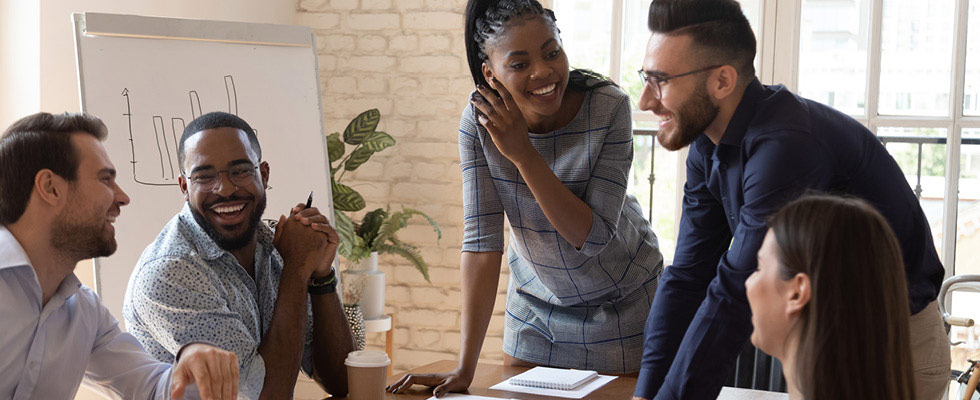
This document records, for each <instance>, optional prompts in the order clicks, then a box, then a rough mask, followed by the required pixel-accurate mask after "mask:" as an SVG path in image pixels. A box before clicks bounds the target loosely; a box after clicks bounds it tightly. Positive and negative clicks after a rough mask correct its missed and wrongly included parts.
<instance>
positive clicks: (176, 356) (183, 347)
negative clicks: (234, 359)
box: [174, 340, 220, 365]
mask: <svg viewBox="0 0 980 400" xmlns="http://www.w3.org/2000/svg"><path fill="white" fill-rule="evenodd" d="M192 344H206V345H208V346H211V347H214V348H219V349H220V347H218V345H216V344H214V343H211V342H208V341H204V340H196V341H193V342H190V343H187V344H185V345H183V346H180V350H177V355H175V356H174V365H177V362H178V361H180V355H181V354H182V353H183V352H184V349H186V348H187V346H190V345H192Z"/></svg>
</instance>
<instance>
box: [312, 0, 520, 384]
mask: <svg viewBox="0 0 980 400" xmlns="http://www.w3.org/2000/svg"><path fill="white" fill-rule="evenodd" d="M298 6H299V9H300V12H299V13H300V19H299V21H300V23H301V24H305V25H307V26H310V27H311V28H313V29H314V30H315V32H316V34H317V41H318V43H317V47H318V52H319V61H320V75H321V77H322V78H321V80H322V82H323V111H324V120H325V121H326V124H327V132H328V133H329V132H336V131H342V130H343V129H344V128H345V127H346V125H347V122H348V121H349V120H350V119H351V118H353V117H354V116H356V115H357V114H358V113H360V112H361V111H364V110H367V109H370V108H378V109H379V110H380V111H381V126H380V127H379V130H383V131H385V132H388V133H389V134H391V135H392V136H393V137H394V138H395V139H396V140H397V141H398V144H397V145H396V146H395V147H393V148H390V149H388V150H385V151H384V152H382V153H380V154H376V155H375V156H374V157H373V158H372V159H371V160H370V161H369V162H368V163H366V164H364V165H363V166H362V167H360V168H359V169H358V170H357V171H356V172H355V173H353V174H349V175H348V176H345V177H344V181H347V182H346V183H348V184H350V185H352V186H353V187H355V188H357V190H358V191H359V192H360V193H361V194H362V195H364V197H365V199H366V200H367V203H368V207H369V208H373V207H383V206H384V205H385V204H386V203H391V204H392V206H393V207H398V205H399V204H405V205H406V206H408V207H413V208H418V209H420V210H422V211H425V212H426V213H428V214H429V215H431V216H432V217H434V218H435V219H436V220H437V221H438V222H439V224H440V225H441V226H442V231H443V237H442V240H441V241H440V242H439V243H438V244H437V243H436V240H435V236H434V234H433V233H432V231H431V229H430V228H429V227H428V225H427V224H426V223H425V222H424V221H421V220H418V221H413V222H412V225H410V226H409V227H408V228H406V229H405V230H404V231H402V233H401V237H402V238H405V239H408V240H410V241H411V242H412V243H415V244H417V245H419V246H420V247H421V248H422V254H423V256H424V257H425V259H426V260H427V261H428V262H429V263H430V264H431V266H432V267H431V269H430V271H429V273H430V276H431V278H432V283H431V284H430V283H428V282H426V281H425V280H424V279H422V276H421V275H420V274H419V273H418V271H416V270H415V268H413V267H412V266H411V265H408V264H407V263H405V262H404V261H402V260H401V259H398V258H392V257H382V259H381V261H380V264H381V269H382V270H383V271H384V272H385V274H386V275H387V280H388V285H387V293H386V295H387V300H388V301H387V306H386V311H387V312H389V313H391V314H393V315H394V316H395V330H394V342H395V354H394V369H395V371H396V372H400V371H404V370H408V369H411V368H415V367H418V366H420V365H424V364H427V363H430V362H433V361H438V360H445V359H451V360H455V359H457V356H458V351H459V339H460V332H459V326H460V312H461V310H460V307H461V302H462V299H461V297H462V294H461V293H460V271H459V258H460V253H459V252H460V242H461V239H462V217H463V208H462V200H461V195H462V182H461V176H460V171H459V152H458V148H457V140H456V137H457V135H458V133H457V129H458V126H459V114H460V111H462V109H463V107H464V106H465V105H466V103H467V99H468V95H469V93H470V91H471V90H472V89H473V83H472V79H471V78H470V76H469V72H468V69H467V67H466V54H465V52H464V50H463V49H464V47H463V40H462V37H463V8H464V7H465V6H466V0H299V1H298ZM508 273H509V271H508V270H507V268H506V266H504V267H503V268H502V274H501V277H500V281H501V282H500V284H499V285H498V293H499V294H498V295H497V297H496V304H495V307H494V315H493V317H492V318H491V321H490V328H489V330H488V336H487V339H486V341H485V344H484V346H483V352H482V353H481V359H482V360H484V361H490V362H500V361H501V360H502V359H503V352H502V351H501V343H502V335H503V320H504V317H503V315H504V314H503V311H504V307H503V306H504V301H505V298H506V295H505V290H506V288H507V278H508ZM368 344H369V347H371V348H374V349H383V344H384V335H383V334H369V335H368ZM321 395H322V394H321V393H320V392H319V391H318V389H317V388H316V386H315V385H314V384H313V383H312V382H310V381H308V380H305V379H301V382H300V384H299V385H298V386H297V391H296V396H297V398H319V397H318V396H321Z"/></svg>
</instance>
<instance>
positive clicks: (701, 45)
mask: <svg viewBox="0 0 980 400" xmlns="http://www.w3.org/2000/svg"><path fill="white" fill-rule="evenodd" d="M647 23H648V26H649V28H650V30H651V31H652V35H651V36H650V40H649V42H648V45H647V49H646V56H645V59H644V61H643V69H642V70H640V75H641V77H642V79H643V80H644V81H645V82H646V83H645V87H644V89H643V93H642V95H641V97H640V101H639V106H640V109H642V110H646V111H651V112H653V113H654V114H656V115H657V116H659V117H660V118H661V122H660V130H659V132H658V133H657V139H658V140H659V142H660V143H661V144H662V145H663V146H664V147H665V148H667V149H668V150H678V149H681V148H683V147H686V146H688V145H690V150H689V152H688V156H687V182H686V183H685V184H684V201H683V213H682V215H681V221H680V231H679V234H678V238H677V250H676V252H675V255H674V264H673V265H671V266H670V267H668V268H665V269H664V274H663V277H662V278H661V280H660V286H659V288H658V289H657V294H656V296H655V297H654V300H653V305H652V306H651V308H650V315H649V318H648V319H647V324H646V327H645V329H644V336H645V338H644V341H645V349H644V353H643V360H642V362H641V364H640V368H641V369H640V374H639V379H638V381H637V386H636V390H635V391H634V396H636V397H638V398H644V399H650V398H654V397H655V398H656V399H709V398H710V399H713V398H715V397H717V396H718V393H719V392H720V390H721V386H722V383H724V381H725V379H726V378H727V377H728V376H729V373H730V372H731V370H732V368H733V366H734V364H735V359H736V357H737V356H738V353H739V352H740V351H741V350H742V348H743V346H744V345H745V343H746V340H747V339H748V338H749V334H750V333H751V331H752V323H751V320H750V316H751V315H750V311H749V306H748V303H747V300H746V297H745V280H746V278H747V277H748V276H749V275H750V274H751V273H752V272H753V271H754V270H755V269H756V254H757V253H758V251H759V247H760V246H761V244H762V240H763V238H764V237H765V235H766V231H767V228H766V219H767V218H768V217H769V215H771V214H772V213H774V212H775V211H776V210H778V209H779V208H781V207H782V206H783V205H785V204H786V203H788V202H789V201H791V200H793V199H795V198H796V197H798V196H800V195H801V194H802V193H804V192H805V191H809V190H816V191H821V192H831V193H835V194H842V195H850V196H855V197H860V198H862V199H864V200H866V201H868V202H869V203H870V204H872V205H873V206H875V208H877V209H878V211H880V212H881V214H882V215H884V216H885V218H886V219H887V220H888V222H889V224H890V225H891V228H892V229H893V230H894V231H895V234H896V236H897V237H898V240H899V243H900V245H901V247H902V252H903V259H904V262H905V265H904V266H903V267H904V269H905V272H906V278H907V280H908V289H909V304H910V308H911V313H912V322H911V336H912V346H913V365H914V368H915V370H916V371H915V373H916V382H915V385H916V388H917V391H918V395H917V398H920V399H927V398H938V397H939V396H941V395H942V392H943V390H944V389H943V388H945V387H946V384H947V382H948V379H949V364H950V361H949V344H948V342H947V341H946V340H947V338H946V335H945V330H944V329H943V324H942V318H941V317H940V315H939V309H938V304H937V303H936V296H937V294H938V292H939V286H940V283H941V282H942V279H943V266H942V264H941V263H940V261H939V256H938V254H937V253H936V248H935V245H934V244H933V240H932V233H931V232H930V230H929V224H928V222H927V220H926V217H925V214H924V213H923V212H922V208H921V207H920V205H919V202H918V200H917V199H916V197H915V195H914V194H913V193H912V190H911V188H910V187H909V184H908V182H907V181H906V180H905V176H904V174H903V173H902V170H901V169H900V168H899V166H898V164H897V163H896V162H895V160H894V159H893V158H892V157H891V155H889V154H888V152H887V151H886V150H885V147H884V146H883V145H882V144H881V142H880V141H878V139H877V138H876V137H875V136H874V134H872V133H871V131H869V130H868V129H867V128H866V127H864V126H863V125H861V124H860V123H859V122H857V121H855V120H854V119H853V118H851V117H848V116H847V115H844V114H843V113H841V112H839V111H836V110H834V109H832V108H830V107H827V106H825V105H823V104H820V103H817V102H815V101H812V100H808V99H804V98H801V97H799V96H797V95H796V94H793V93H791V92H790V91H789V90H787V89H786V88H785V87H783V86H778V85H777V86H766V85H762V84H761V83H760V82H759V80H758V79H756V77H755V69H754V68H753V60H754V58H755V45H756V43H755V35H754V34H753V33H752V28H751V26H750V25H749V22H748V20H747V19H746V18H745V15H744V14H743V13H742V10H741V9H740V7H739V4H738V3H737V2H736V1H734V0H653V1H652V2H651V4H650V10H649V14H648V19H647Z"/></svg>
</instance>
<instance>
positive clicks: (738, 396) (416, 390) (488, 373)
mask: <svg viewBox="0 0 980 400" xmlns="http://www.w3.org/2000/svg"><path fill="white" fill-rule="evenodd" d="M454 368H456V361H449V360H444V361H437V362H434V363H432V364H428V365H423V366H421V367H418V368H416V369H413V370H411V371H408V372H406V373H413V374H425V373H431V372H445V371H451V370H453V369H454ZM527 370H528V369H527V368H521V367H507V366H503V365H496V364H483V363H480V364H478V365H477V367H476V376H474V377H473V383H472V384H470V390H469V394H472V395H477V396H488V397H497V398H501V399H521V400H553V399H556V397H546V396H538V395H533V394H526V393H516V392H506V391H500V390H490V389H487V388H489V387H490V386H493V385H496V384H498V383H500V382H501V381H503V380H505V379H508V378H510V377H512V376H514V375H517V374H519V373H521V372H524V371H527ZM402 375H405V374H404V373H402V374H398V375H395V376H393V377H391V378H389V379H388V383H389V384H391V383H394V382H395V381H397V380H398V379H399V378H401V377H402ZM635 386H636V378H632V377H619V378H616V379H614V380H613V381H612V382H609V383H608V384H606V385H605V386H603V387H601V388H599V389H598V390H596V391H594V392H592V393H590V394H589V395H588V396H585V397H583V399H587V400H600V399H602V400H616V399H625V400H629V399H630V398H632V397H633V388H634V387H635ZM431 396H432V389H430V388H427V387H425V386H421V385H415V386H413V387H412V388H411V389H409V390H408V391H407V392H406V393H404V394H391V393H387V392H386V393H385V399H389V400H425V399H428V398H429V397H431ZM718 399H719V400H786V399H789V396H787V395H786V394H785V393H773V392H763V391H759V390H748V389H734V388H727V387H726V388H723V389H722V391H721V395H720V396H718Z"/></svg>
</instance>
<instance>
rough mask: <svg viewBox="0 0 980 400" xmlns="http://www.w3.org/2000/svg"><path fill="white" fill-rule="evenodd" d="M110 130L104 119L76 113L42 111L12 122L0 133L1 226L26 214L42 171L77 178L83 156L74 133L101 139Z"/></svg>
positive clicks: (72, 178) (70, 179) (72, 179)
mask: <svg viewBox="0 0 980 400" xmlns="http://www.w3.org/2000/svg"><path fill="white" fill-rule="evenodd" d="M107 131H108V129H106V126H105V124H104V123H102V120H100V119H98V118H96V117H94V116H91V115H88V114H74V113H64V114H61V115H52V114H49V113H46V112H40V113H37V114H33V115H28V116H26V117H24V118H21V119H19V120H17V122H14V123H13V124H12V125H10V127H9V128H7V130H6V131H4V132H3V136H0V225H9V224H12V223H14V222H17V220H19V219H20V217H21V216H22V215H24V211H25V210H27V203H28V202H29V201H30V199H31V193H32V192H33V188H34V178H35V177H36V176H37V173H38V172H40V171H41V170H44V169H48V170H51V172H54V173H55V174H57V175H58V176H60V177H62V178H64V179H65V180H67V181H69V182H71V181H74V180H75V179H76V178H77V177H78V164H79V163H80V162H81V155H80V154H79V153H78V150H77V149H76V148H75V146H74V145H72V143H71V134H73V133H76V132H84V133H87V134H89V135H92V136H93V137H95V138H96V139H99V140H100V141H101V140H105V138H106V134H107Z"/></svg>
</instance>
